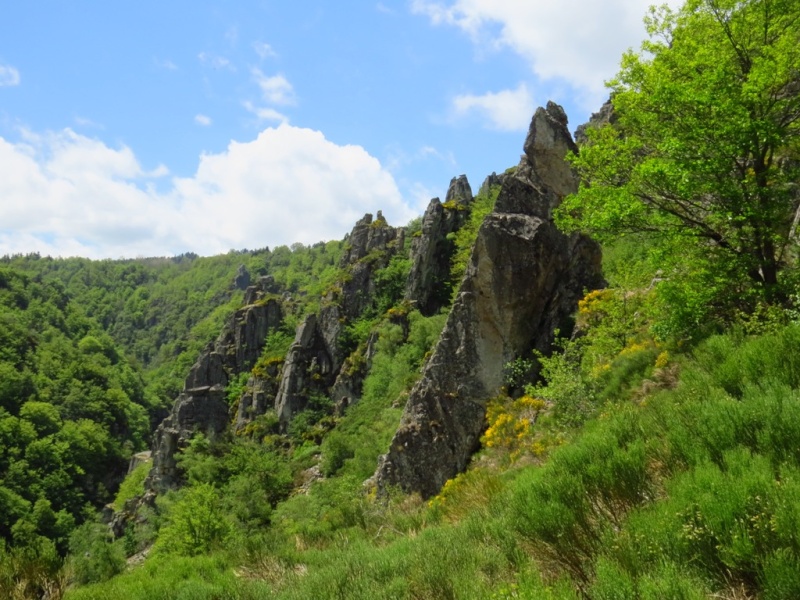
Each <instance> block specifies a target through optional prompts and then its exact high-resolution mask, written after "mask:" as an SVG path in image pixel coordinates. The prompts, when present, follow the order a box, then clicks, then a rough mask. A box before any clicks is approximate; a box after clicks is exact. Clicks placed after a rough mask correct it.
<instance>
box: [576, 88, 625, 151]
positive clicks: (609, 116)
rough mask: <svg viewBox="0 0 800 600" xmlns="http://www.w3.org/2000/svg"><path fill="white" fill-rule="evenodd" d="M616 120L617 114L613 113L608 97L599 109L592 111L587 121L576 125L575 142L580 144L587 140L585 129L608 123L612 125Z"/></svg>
mask: <svg viewBox="0 0 800 600" xmlns="http://www.w3.org/2000/svg"><path fill="white" fill-rule="evenodd" d="M616 122H617V115H616V114H615V113H614V105H613V104H612V103H611V98H609V99H608V100H606V101H605V102H604V103H603V106H601V107H600V110H599V111H597V112H596V113H592V116H591V117H589V122H588V123H584V124H583V125H578V128H577V129H576V130H575V143H576V144H578V145H579V146H582V145H583V144H585V143H586V142H587V141H589V137H588V136H587V135H586V130H587V129H590V128H595V127H596V128H600V127H602V126H603V125H607V124H609V123H610V124H611V125H613V124H614V123H616Z"/></svg>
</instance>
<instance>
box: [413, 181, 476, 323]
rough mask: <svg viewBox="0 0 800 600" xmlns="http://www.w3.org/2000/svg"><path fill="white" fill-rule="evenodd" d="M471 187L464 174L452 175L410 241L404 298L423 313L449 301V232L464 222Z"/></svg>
mask: <svg viewBox="0 0 800 600" xmlns="http://www.w3.org/2000/svg"><path fill="white" fill-rule="evenodd" d="M472 202H473V196H472V189H471V188H470V186H469V182H468V181H467V177H466V176H465V175H461V176H460V177H458V178H456V177H454V178H453V179H452V181H451V182H450V188H449V189H448V190H447V201H446V202H445V203H444V204H442V203H441V202H439V199H438V198H433V199H432V200H431V201H430V204H428V208H427V209H426V210H425V214H424V215H423V217H422V229H421V231H420V235H419V236H418V237H415V238H414V239H413V240H412V241H411V271H410V272H409V275H408V280H407V282H406V293H405V298H406V300H409V301H411V302H413V303H414V304H415V306H416V307H417V309H418V310H419V311H420V312H421V313H422V314H423V315H426V316H427V315H432V314H435V313H437V312H438V311H439V309H441V308H442V307H443V306H445V305H446V304H448V303H449V301H450V297H451V293H452V288H451V284H450V281H449V277H450V261H451V259H452V257H453V252H454V250H455V246H454V245H453V242H452V241H451V240H450V239H449V237H448V236H449V235H450V234H452V233H455V232H456V231H458V230H459V229H461V227H463V226H464V223H466V221H467V219H468V218H469V210H470V207H471V206H472Z"/></svg>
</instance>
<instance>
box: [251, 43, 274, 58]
mask: <svg viewBox="0 0 800 600" xmlns="http://www.w3.org/2000/svg"><path fill="white" fill-rule="evenodd" d="M253 50H254V51H255V53H256V54H258V56H259V58H261V59H266V58H277V56H278V53H277V52H275V50H273V49H272V46H270V45H269V44H267V43H266V42H253Z"/></svg>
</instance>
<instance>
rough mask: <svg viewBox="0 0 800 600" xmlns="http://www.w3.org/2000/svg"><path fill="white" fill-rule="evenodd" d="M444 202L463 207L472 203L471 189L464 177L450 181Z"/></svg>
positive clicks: (460, 176)
mask: <svg viewBox="0 0 800 600" xmlns="http://www.w3.org/2000/svg"><path fill="white" fill-rule="evenodd" d="M444 200H445V202H455V203H457V204H461V205H463V206H467V205H469V204H470V203H472V200H473V198H472V188H471V187H470V185H469V181H467V176H466V175H459V176H458V177H453V178H452V179H451V180H450V186H449V187H448V188H447V196H445V199H444Z"/></svg>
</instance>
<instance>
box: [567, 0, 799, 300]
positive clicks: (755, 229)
mask: <svg viewBox="0 0 800 600" xmlns="http://www.w3.org/2000/svg"><path fill="white" fill-rule="evenodd" d="M645 22H646V24H647V27H648V32H649V34H650V41H648V42H645V43H644V44H643V48H642V52H641V53H635V52H632V51H631V52H628V53H627V54H625V55H624V57H623V59H622V66H621V71H620V72H619V74H618V76H617V78H616V79H614V80H613V81H612V82H611V83H610V84H609V85H610V87H611V89H612V99H613V104H614V109H615V113H616V115H617V118H618V121H617V123H616V124H615V125H613V126H612V125H609V126H606V127H603V128H601V129H596V130H593V131H590V132H589V135H590V141H589V143H588V144H586V145H585V146H584V147H583V148H582V149H581V153H580V156H579V157H576V158H575V159H574V164H575V166H576V167H577V169H578V171H579V173H580V175H581V178H582V184H581V187H580V191H579V192H578V193H577V194H575V195H573V196H571V197H569V198H567V199H566V201H565V202H564V203H563V205H562V206H561V207H560V210H559V212H558V219H559V221H560V223H561V224H562V226H564V227H566V228H568V229H584V230H588V231H590V232H591V233H593V234H595V235H598V236H600V237H603V236H605V237H606V239H613V238H615V237H617V236H619V235H621V234H626V233H631V232H637V233H642V232H644V233H647V234H655V235H658V236H661V238H662V239H663V240H669V241H670V242H671V243H672V247H673V248H674V247H675V244H676V243H677V244H680V245H681V246H682V247H683V248H684V249H685V250H687V251H690V250H694V251H695V253H694V254H693V260H707V261H712V262H710V263H709V264H714V265H715V266H716V265H719V268H720V269H722V270H724V271H725V272H726V273H728V274H729V275H730V276H731V277H734V278H737V279H740V280H747V281H750V282H751V284H752V285H751V286H750V287H751V288H754V289H757V290H761V291H768V292H773V291H775V290H777V289H779V288H778V286H777V285H776V284H778V283H780V281H781V270H782V269H783V268H784V267H785V265H786V261H787V258H788V251H789V249H790V248H789V247H790V245H791V244H792V243H793V237H794V231H793V219H794V215H795V212H796V210H797V207H798V203H800V194H798V193H797V186H796V183H795V182H796V181H797V180H798V175H800V160H798V159H800V143H799V142H798V139H799V138H798V134H800V3H798V2H797V1H796V0H745V1H741V0H688V1H687V2H686V3H685V4H684V6H683V7H682V8H681V9H680V10H678V11H677V12H673V11H671V10H669V9H668V8H666V7H662V8H660V9H651V12H650V15H649V17H648V18H646V19H645Z"/></svg>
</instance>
